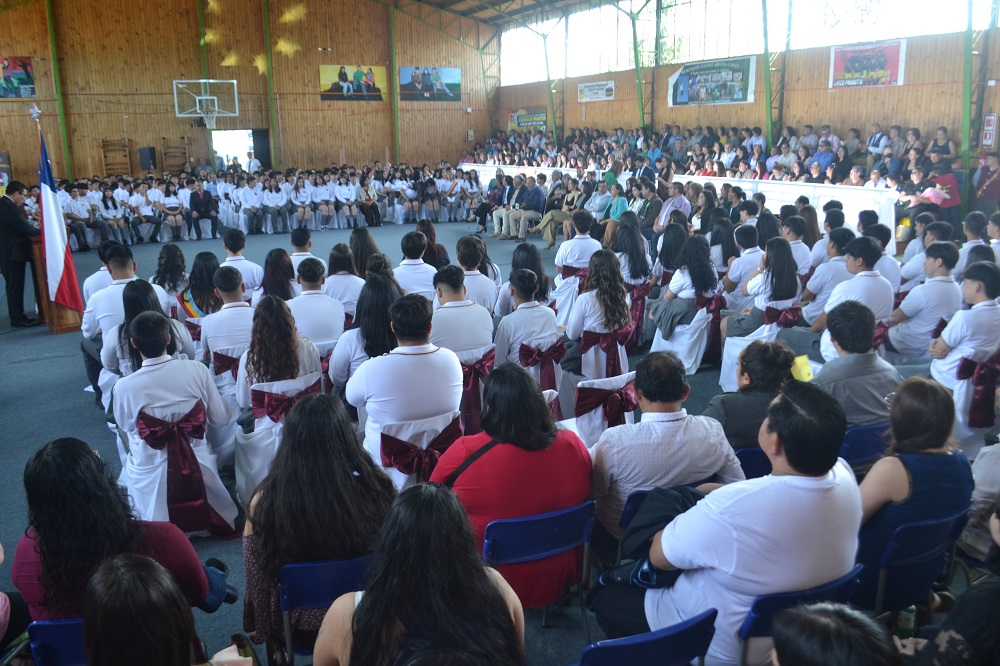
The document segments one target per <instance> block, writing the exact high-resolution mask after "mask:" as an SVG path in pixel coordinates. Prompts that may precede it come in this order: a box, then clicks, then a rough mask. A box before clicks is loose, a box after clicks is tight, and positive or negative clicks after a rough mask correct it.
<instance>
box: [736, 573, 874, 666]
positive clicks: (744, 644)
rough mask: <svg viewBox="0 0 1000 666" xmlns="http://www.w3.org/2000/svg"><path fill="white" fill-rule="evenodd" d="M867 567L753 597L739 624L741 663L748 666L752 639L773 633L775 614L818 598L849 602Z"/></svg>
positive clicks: (817, 600)
mask: <svg viewBox="0 0 1000 666" xmlns="http://www.w3.org/2000/svg"><path fill="white" fill-rule="evenodd" d="M862 569H864V566H863V565H861V564H855V565H854V568H853V569H851V570H850V571H848V572H847V573H846V574H845V575H843V576H841V577H840V578H838V579H836V580H834V581H830V582H829V583H826V584H825V585H820V586H819V587H813V588H810V589H808V590H802V591H799V592H782V593H780V594H764V595H761V596H759V597H757V598H756V599H754V600H753V603H752V604H751V605H750V611H749V612H748V613H747V616H746V617H745V618H744V619H743V625H742V626H741V627H740V633H739V636H740V664H741V666H746V664H747V663H748V662H747V658H748V656H749V655H748V652H749V643H750V639H751V638H759V637H763V636H770V635H771V625H772V623H773V621H774V616H775V615H777V614H778V612H779V611H783V610H785V609H786V608H794V607H796V606H801V605H803V604H814V603H817V602H819V601H833V602H838V603H847V601H848V600H849V599H850V598H851V594H853V593H854V588H855V587H857V585H858V577H859V576H860V575H861V570H862Z"/></svg>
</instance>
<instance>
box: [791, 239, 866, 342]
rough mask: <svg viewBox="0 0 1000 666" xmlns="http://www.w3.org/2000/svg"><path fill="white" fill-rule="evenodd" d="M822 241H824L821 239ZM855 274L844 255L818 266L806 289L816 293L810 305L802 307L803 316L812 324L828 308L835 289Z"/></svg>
mask: <svg viewBox="0 0 1000 666" xmlns="http://www.w3.org/2000/svg"><path fill="white" fill-rule="evenodd" d="M820 242H822V241H820ZM852 277H854V276H853V275H851V272H850V271H849V270H847V260H846V259H845V258H844V257H833V258H832V259H830V261H828V262H827V263H825V264H821V265H820V266H817V267H816V272H815V273H813V274H812V277H811V278H809V282H808V284H806V289H808V290H809V291H811V292H812V293H814V294H815V295H816V297H815V298H814V299H813V300H812V302H810V303H809V305H807V306H805V307H804V308H802V318H803V319H805V320H806V321H807V322H808V323H809V324H810V325H811V324H812V323H813V322H815V321H816V319H817V318H819V316H820V315H821V314H823V311H824V310H825V309H826V303H827V301H829V300H830V295H831V294H833V289H834V287H836V286H837V285H838V284H840V283H841V282H847V281H848V280H850V279H851V278H852Z"/></svg>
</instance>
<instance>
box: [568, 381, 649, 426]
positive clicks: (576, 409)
mask: <svg viewBox="0 0 1000 666" xmlns="http://www.w3.org/2000/svg"><path fill="white" fill-rule="evenodd" d="M600 406H603V407H604V420H605V421H607V422H608V427H609V428H610V427H612V426H616V425H624V424H625V415H626V414H627V413H629V412H631V411H632V410H634V409H635V408H636V407H638V406H639V398H638V397H637V396H636V394H635V382H629V383H627V384H625V386H623V387H622V388H620V389H616V390H609V389H598V388H581V389H579V390H578V391H577V393H576V405H574V406H573V414H574V415H575V416H583V415H584V414H586V413H587V412H590V411H593V410H594V409H596V408H597V407H600Z"/></svg>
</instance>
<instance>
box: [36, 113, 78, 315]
mask: <svg viewBox="0 0 1000 666" xmlns="http://www.w3.org/2000/svg"><path fill="white" fill-rule="evenodd" d="M38 141H39V143H40V145H41V156H40V157H39V158H38V187H39V189H40V190H41V194H40V196H39V197H38V212H39V214H40V216H41V219H42V223H41V225H40V226H41V229H42V248H43V249H44V251H45V270H46V273H47V275H46V278H47V281H48V286H49V300H50V301H52V302H53V303H59V304H60V305H65V306H66V307H68V308H70V309H72V310H76V311H77V312H83V299H82V298H81V297H80V283H79V282H77V279H76V267H75V266H74V265H73V255H72V254H71V253H70V249H69V241H68V240H67V238H66V221H65V220H64V219H63V213H62V206H60V205H59V198H58V197H57V196H56V181H55V179H54V178H53V177H52V165H51V164H50V163H49V151H48V150H46V148H45V138H44V137H43V136H42V131H41V128H39V130H38Z"/></svg>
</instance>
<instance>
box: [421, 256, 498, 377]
mask: <svg viewBox="0 0 1000 666" xmlns="http://www.w3.org/2000/svg"><path fill="white" fill-rule="evenodd" d="M476 274H477V275H479V276H480V277H481V278H483V279H484V280H486V281H488V282H489V283H490V286H493V287H496V285H494V284H493V280H490V279H489V278H488V277H486V276H485V275H483V274H482V273H480V272H479V271H476ZM466 279H467V278H466V277H465V274H464V273H463V271H462V269H461V268H459V267H458V266H445V267H444V268H442V269H440V270H439V271H438V272H437V273H436V274H435V275H434V290H435V291H436V292H437V300H438V302H439V303H440V304H441V307H439V308H438V309H437V310H435V311H434V317H433V319H432V323H433V327H432V328H431V344H433V345H437V346H438V347H444V348H445V349H450V350H451V351H453V352H455V354H456V355H457V356H458V360H459V361H461V362H462V363H465V364H467V365H469V364H472V363H475V362H476V361H478V360H479V359H481V358H482V357H483V355H484V354H486V353H487V352H489V351H490V349H491V348H492V347H493V315H492V314H490V310H487V309H486V308H485V307H483V306H482V305H480V304H478V303H475V302H473V301H472V300H470V299H469V298H467V296H466V289H465V285H464V282H465V280H466Z"/></svg>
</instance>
